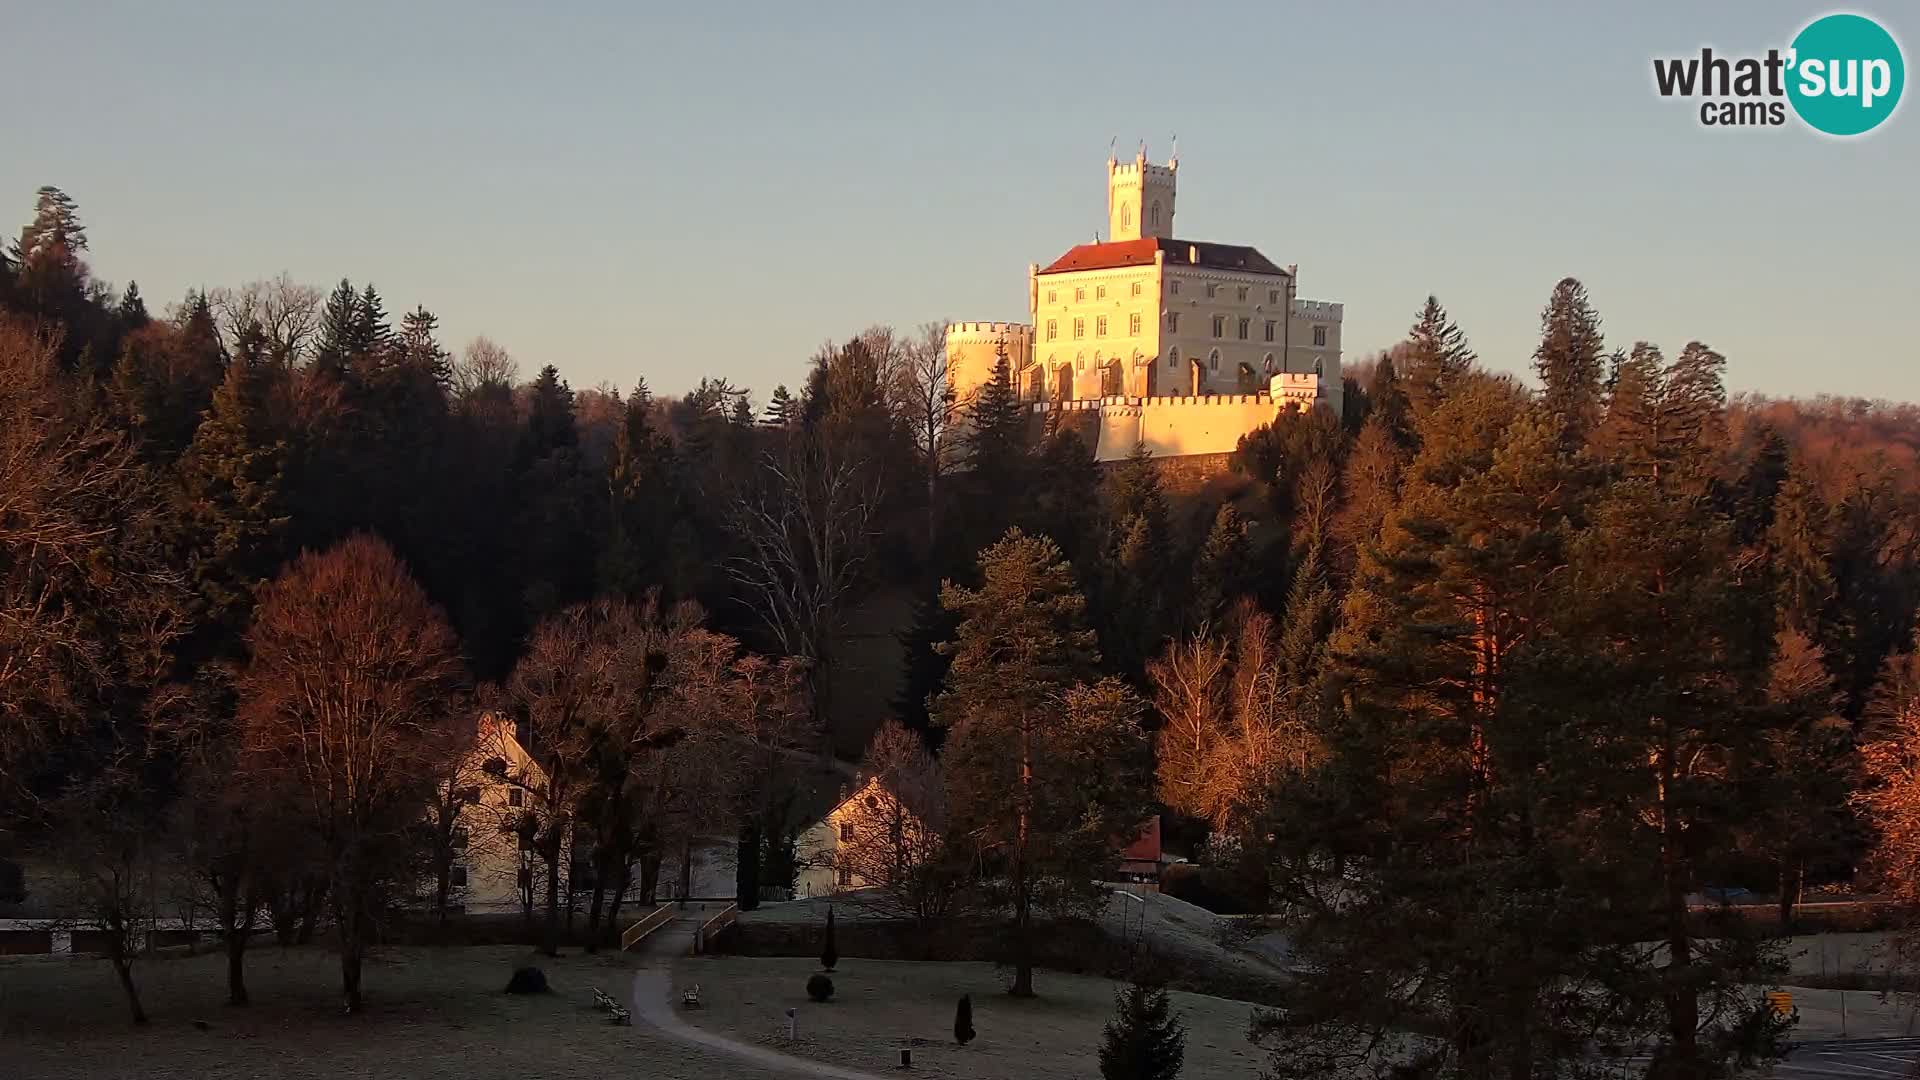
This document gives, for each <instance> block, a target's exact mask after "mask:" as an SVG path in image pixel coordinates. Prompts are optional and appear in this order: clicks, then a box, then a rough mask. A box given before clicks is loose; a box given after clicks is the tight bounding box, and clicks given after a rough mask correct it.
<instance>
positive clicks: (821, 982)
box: [807, 975, 833, 1001]
mask: <svg viewBox="0 0 1920 1080" xmlns="http://www.w3.org/2000/svg"><path fill="white" fill-rule="evenodd" d="M807 996H808V997H810V998H812V999H813V1000H815V1001H826V1000H828V999H830V998H832V997H833V980H832V979H829V978H827V977H826V976H825V975H813V976H809V977H808V979H807Z"/></svg>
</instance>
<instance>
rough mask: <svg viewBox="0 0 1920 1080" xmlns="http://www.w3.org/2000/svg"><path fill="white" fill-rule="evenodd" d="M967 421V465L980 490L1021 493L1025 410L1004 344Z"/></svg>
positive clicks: (1025, 437)
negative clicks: (990, 375)
mask: <svg viewBox="0 0 1920 1080" xmlns="http://www.w3.org/2000/svg"><path fill="white" fill-rule="evenodd" d="M967 420H968V423H969V425H970V427H969V430H968V432H967V462H968V464H969V465H970V466H971V467H972V469H973V472H974V476H975V478H976V481H977V483H978V484H979V486H980V489H981V490H982V491H983V492H987V493H989V494H997V495H1000V496H1006V495H1009V494H1012V493H1013V492H1015V491H1017V490H1019V488H1018V484H1019V480H1020V477H1021V474H1022V470H1021V468H1020V466H1021V463H1022V461H1023V460H1024V458H1025V456H1026V450H1027V422H1026V410H1025V408H1024V407H1023V406H1022V405H1021V403H1020V396H1019V394H1018V392H1017V391H1016V390H1015V388H1014V385H1013V368H1012V365H1011V363H1010V362H1009V361H1008V359H1007V351H1006V344H1005V343H1004V342H1002V343H1001V344H1000V345H999V346H998V347H997V349H996V350H995V354H994V361H993V376H992V377H991V378H989V379H988V380H987V381H986V383H985V385H983V386H981V387H980V389H979V391H978V392H977V393H976V394H975V395H974V398H973V400H972V401H971V402H969V403H968V404H967Z"/></svg>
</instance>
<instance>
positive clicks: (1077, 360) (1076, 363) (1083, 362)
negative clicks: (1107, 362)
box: [1073, 353, 1087, 371]
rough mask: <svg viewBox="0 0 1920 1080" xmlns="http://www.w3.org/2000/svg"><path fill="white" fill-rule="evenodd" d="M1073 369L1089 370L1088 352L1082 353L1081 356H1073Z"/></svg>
mask: <svg viewBox="0 0 1920 1080" xmlns="http://www.w3.org/2000/svg"><path fill="white" fill-rule="evenodd" d="M1073 369H1074V370H1075V371H1085V370H1087V354H1086V353H1081V354H1080V355H1079V356H1076V357H1074V358H1073Z"/></svg>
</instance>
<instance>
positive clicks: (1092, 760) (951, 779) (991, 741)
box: [934, 529, 1152, 997]
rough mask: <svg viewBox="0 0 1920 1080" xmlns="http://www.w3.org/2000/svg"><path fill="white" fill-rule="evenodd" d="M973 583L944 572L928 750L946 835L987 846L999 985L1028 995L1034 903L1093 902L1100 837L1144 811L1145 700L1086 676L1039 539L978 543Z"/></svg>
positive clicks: (1076, 634) (1074, 618)
mask: <svg viewBox="0 0 1920 1080" xmlns="http://www.w3.org/2000/svg"><path fill="white" fill-rule="evenodd" d="M980 573H981V579H982V580H981V584H980V587H979V588H977V589H970V588H966V587H963V586H960V585H955V584H952V583H949V584H948V585H947V586H946V588H945V589H944V590H943V592H942V596H941V599H942V602H943V603H944V604H945V605H946V607H947V609H948V610H950V611H952V612H954V613H955V614H956V615H958V616H959V617H960V627H959V630H958V631H957V633H956V635H955V638H954V640H953V641H952V642H951V643H949V644H947V645H945V646H943V648H944V649H945V651H947V652H948V654H949V655H951V656H952V658H953V666H952V669H951V670H950V671H949V672H948V676H947V687H946V690H945V691H944V692H943V693H942V694H941V695H940V696H939V698H937V699H936V701H935V708H934V714H935V716H936V718H937V719H938V721H939V722H940V723H941V724H942V725H943V726H944V727H946V728H947V729H948V736H947V743H946V748H945V750H944V752H943V753H942V756H941V761H942V764H943V765H944V767H945V768H946V771H947V781H948V801H949V804H950V807H951V814H952V818H951V820H952V822H953V828H954V833H955V835H962V836H969V837H972V838H974V839H975V841H976V842H977V843H979V844H980V845H981V849H982V850H983V851H988V850H990V851H994V852H995V853H996V858H997V859H998V860H999V861H1000V862H1001V864H1002V866H1003V867H1004V871H1003V873H1004V879H1005V881H1006V886H1005V888H1006V896H1007V902H1008V906H1010V907H1011V908H1012V909H1013V934H1014V959H1013V968H1014V980H1013V985H1012V987H1011V992H1012V993H1013V994H1014V995H1015V996H1020V997H1028V996H1031V995H1032V993H1033V946H1034V943H1033V936H1034V933H1035V924H1034V912H1035V909H1036V908H1037V907H1039V906H1040V905H1041V904H1046V905H1047V906H1048V907H1050V908H1052V909H1054V910H1057V911H1062V912H1075V911H1081V912H1083V911H1085V910H1087V908H1088V905H1091V904H1097V903H1101V902H1104V895H1103V894H1101V893H1100V892H1099V890H1097V889H1096V888H1094V887H1093V886H1092V883H1093V882H1095V881H1098V880H1101V875H1102V874H1104V873H1106V872H1107V867H1108V866H1109V865H1110V864H1111V862H1112V860H1113V858H1114V849H1113V838H1114V837H1115V836H1122V835H1127V834H1130V833H1131V832H1133V831H1134V830H1136V829H1138V828H1139V824H1140V822H1141V821H1143V820H1145V818H1146V816H1147V814H1148V812H1149V811H1148V800H1149V798H1150V792H1151V788H1152V785H1151V782H1150V781H1149V780H1148V772H1149V766H1150V756H1151V755H1150V750H1149V748H1148V746H1147V743H1146V740H1145V737H1144V735H1143V733H1142V731H1141V728H1140V719H1141V716H1142V714H1143V713H1144V711H1145V704H1144V703H1143V702H1142V701H1140V699H1139V697H1138V696H1137V695H1135V694H1134V693H1133V692H1132V691H1131V690H1129V689H1127V688H1126V687H1125V686H1124V685H1123V684H1121V683H1120V682H1119V681H1118V680H1114V679H1107V680H1102V681H1100V682H1098V683H1094V684H1092V685H1088V682H1087V680H1090V679H1091V678H1093V677H1094V674H1095V670H1096V669H1095V665H1096V663H1097V660H1098V656H1097V654H1096V653H1095V651H1094V635H1093V633H1092V631H1090V630H1088V629H1087V627H1086V619H1085V607H1086V604H1085V601H1083V600H1082V599H1081V597H1080V594H1079V593H1078V592H1077V591H1076V590H1075V588H1074V581H1073V569H1072V567H1070V566H1068V565H1067V564H1066V563H1065V562H1064V561H1063V560H1062V559H1061V558H1060V549H1059V548H1057V547H1055V546H1054V545H1053V543H1052V542H1051V541H1049V540H1047V539H1045V538H1044V537H1028V536H1026V535H1025V534H1023V533H1021V532H1020V531H1019V530H1018V529H1013V530H1009V531H1008V533H1007V535H1006V536H1005V537H1004V538H1003V539H1002V540H1001V541H1000V542H999V543H997V544H995V545H993V546H992V547H990V548H988V549H987V550H985V551H983V552H981V554H980Z"/></svg>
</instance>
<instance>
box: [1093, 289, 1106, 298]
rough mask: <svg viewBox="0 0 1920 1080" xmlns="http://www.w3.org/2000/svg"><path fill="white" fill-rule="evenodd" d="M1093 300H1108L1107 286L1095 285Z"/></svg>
mask: <svg viewBox="0 0 1920 1080" xmlns="http://www.w3.org/2000/svg"><path fill="white" fill-rule="evenodd" d="M1093 298H1094V299H1095V300H1105V299H1106V298H1107V287H1106V286H1105V285H1095V286H1094V287H1093Z"/></svg>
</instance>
